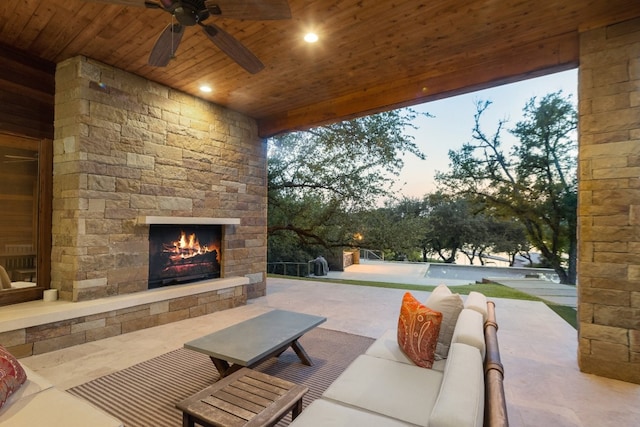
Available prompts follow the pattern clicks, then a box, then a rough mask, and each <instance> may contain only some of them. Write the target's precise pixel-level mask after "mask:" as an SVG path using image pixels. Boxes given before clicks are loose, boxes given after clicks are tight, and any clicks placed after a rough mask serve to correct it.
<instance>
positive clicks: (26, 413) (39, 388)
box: [0, 366, 123, 427]
mask: <svg viewBox="0 0 640 427" xmlns="http://www.w3.org/2000/svg"><path fill="white" fill-rule="evenodd" d="M23 369H24V370H25V372H26V374H27V380H26V382H25V383H24V384H22V386H20V388H18V389H17V390H16V391H15V392H14V393H13V394H12V395H10V396H9V398H8V399H7V401H6V402H5V403H4V405H3V406H2V408H1V409H0V426H1V427H25V426H46V427H58V426H59V427H88V426H91V427H122V426H123V424H122V422H120V421H119V420H117V419H116V418H114V417H112V416H111V415H109V414H107V413H106V412H104V411H102V410H101V409H99V408H97V407H95V406H93V405H92V404H90V403H89V402H87V401H85V400H82V399H80V398H78V397H75V396H73V395H71V394H70V393H67V392H65V391H62V390H59V389H57V388H55V387H54V386H53V385H52V384H51V383H50V382H49V381H48V380H46V379H45V378H43V377H42V376H40V375H38V374H36V373H35V372H33V371H32V370H30V369H29V368H27V367H26V366H23Z"/></svg>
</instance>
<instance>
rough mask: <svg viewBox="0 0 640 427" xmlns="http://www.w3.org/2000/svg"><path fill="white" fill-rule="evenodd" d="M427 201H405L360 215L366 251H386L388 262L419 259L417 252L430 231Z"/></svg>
mask: <svg viewBox="0 0 640 427" xmlns="http://www.w3.org/2000/svg"><path fill="white" fill-rule="evenodd" d="M425 206H426V204H425V201H424V200H421V199H417V198H409V197H403V198H402V199H400V200H389V201H387V202H386V203H385V206H384V207H382V208H377V209H374V210H371V211H368V212H363V213H361V214H360V215H359V217H360V218H359V219H360V223H361V230H362V235H363V237H364V239H363V241H362V242H361V244H362V245H366V246H365V247H370V248H377V249H380V250H383V251H384V253H385V257H386V258H391V259H398V258H404V257H406V258H408V259H410V260H414V259H419V257H418V256H417V248H419V247H421V239H422V238H423V236H424V234H425V232H426V230H425V227H426V221H427V219H426V218H425Z"/></svg>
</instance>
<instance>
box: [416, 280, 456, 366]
mask: <svg viewBox="0 0 640 427" xmlns="http://www.w3.org/2000/svg"><path fill="white" fill-rule="evenodd" d="M424 305H426V306H427V307H429V308H430V309H432V310H435V311H439V312H440V313H442V323H441V324H440V334H439V335H438V344H437V345H436V360H440V359H446V358H447V355H448V354H449V346H450V345H451V339H452V338H453V331H454V330H455V328H456V322H457V321H458V316H459V315H460V312H461V311H462V308H463V306H464V302H463V301H462V297H461V296H460V295H459V294H454V293H452V292H451V290H450V289H449V288H448V287H447V286H445V285H439V286H438V287H437V288H435V289H434V290H433V292H431V295H429V298H427V300H426V301H425V303H424Z"/></svg>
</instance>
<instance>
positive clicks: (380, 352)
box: [364, 329, 446, 372]
mask: <svg viewBox="0 0 640 427" xmlns="http://www.w3.org/2000/svg"><path fill="white" fill-rule="evenodd" d="M364 354H366V355H368V356H373V357H379V358H381V359H387V360H392V361H394V362H400V363H406V364H408V365H413V366H417V365H416V364H415V363H413V361H411V359H409V358H408V357H407V355H406V354H405V353H404V352H403V351H402V349H400V346H399V345H398V331H397V329H389V330H387V331H386V332H385V333H384V334H382V336H381V337H380V338H378V339H377V340H375V341H374V343H373V344H371V346H370V347H369V348H368V349H367V351H366V352H365V353H364ZM445 362H446V360H444V359H441V360H436V361H434V362H433V367H432V368H431V369H433V370H434V371H440V372H442V371H444V365H445Z"/></svg>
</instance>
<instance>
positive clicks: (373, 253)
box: [360, 249, 384, 261]
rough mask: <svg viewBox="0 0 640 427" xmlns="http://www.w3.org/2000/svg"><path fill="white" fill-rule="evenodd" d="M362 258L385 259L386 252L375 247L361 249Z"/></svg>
mask: <svg viewBox="0 0 640 427" xmlns="http://www.w3.org/2000/svg"><path fill="white" fill-rule="evenodd" d="M360 259H375V260H380V261H384V252H382V251H378V250H373V249H360Z"/></svg>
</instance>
